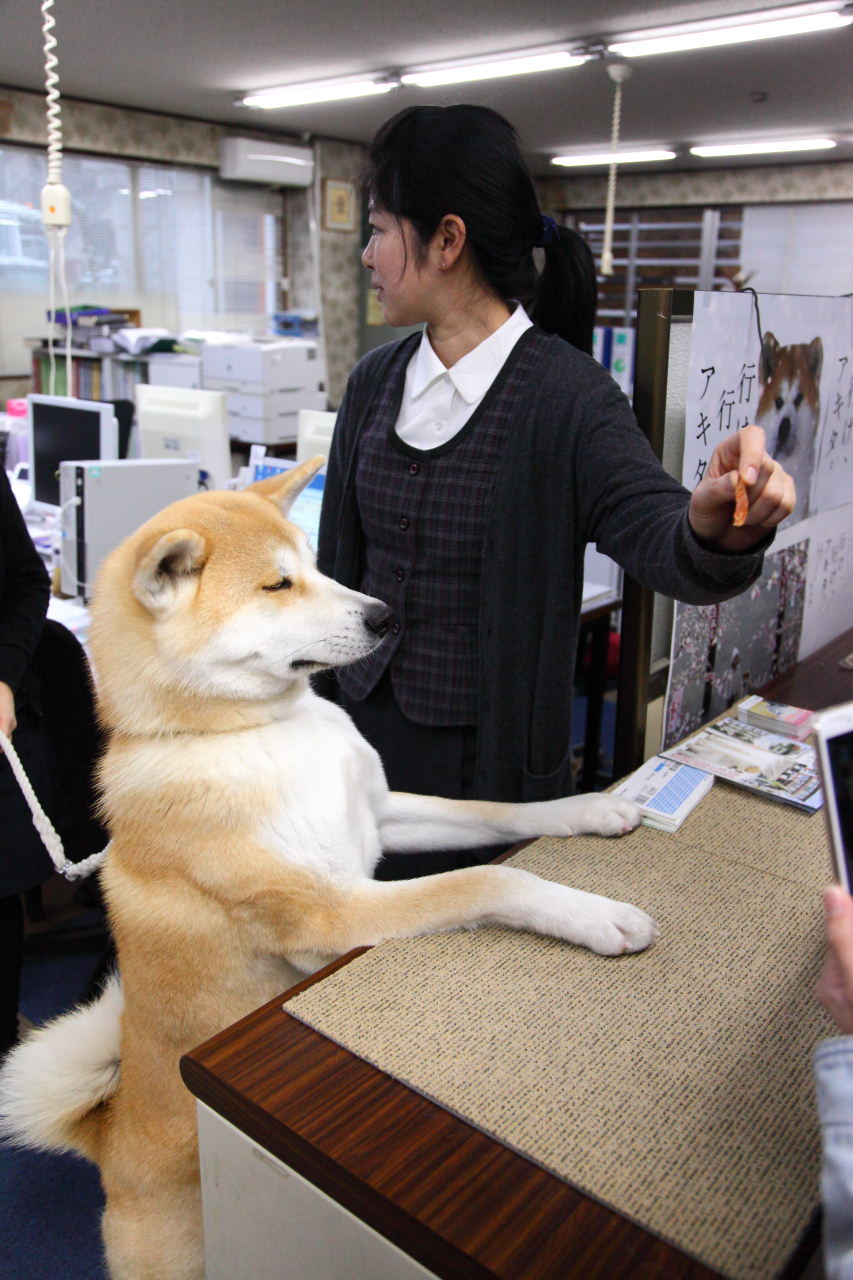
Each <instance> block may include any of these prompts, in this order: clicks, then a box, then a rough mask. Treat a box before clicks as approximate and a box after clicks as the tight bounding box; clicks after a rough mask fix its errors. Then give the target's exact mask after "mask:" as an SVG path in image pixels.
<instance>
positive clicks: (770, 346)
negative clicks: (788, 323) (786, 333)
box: [758, 332, 782, 382]
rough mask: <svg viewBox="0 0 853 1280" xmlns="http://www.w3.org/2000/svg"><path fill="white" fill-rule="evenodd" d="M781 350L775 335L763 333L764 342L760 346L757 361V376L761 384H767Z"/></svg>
mask: <svg viewBox="0 0 853 1280" xmlns="http://www.w3.org/2000/svg"><path fill="white" fill-rule="evenodd" d="M781 350H782V348H781V347H780V346H779V343H778V341H777V338H776V335H775V334H774V333H769V332H768V333H765V335H764V341H763V342H762V344H761V357H760V359H759V361H758V376H759V378H760V379H761V381H762V382H769V381H770V379H771V378H772V377H773V374H774V373H775V372H776V366H777V364H778V363H779V355H780V353H781Z"/></svg>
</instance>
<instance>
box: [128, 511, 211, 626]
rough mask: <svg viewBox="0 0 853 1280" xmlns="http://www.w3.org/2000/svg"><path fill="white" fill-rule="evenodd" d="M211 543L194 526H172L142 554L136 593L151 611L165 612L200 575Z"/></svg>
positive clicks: (137, 574) (134, 585) (136, 581)
mask: <svg viewBox="0 0 853 1280" xmlns="http://www.w3.org/2000/svg"><path fill="white" fill-rule="evenodd" d="M206 559H207V544H206V542H205V540H204V538H203V537H202V536H201V534H200V533H196V532H195V530H193V529H172V530H171V532H169V533H164V534H163V536H162V537H160V538H158V539H157V541H156V542H155V543H154V545H153V546H152V547H150V548H149V549H148V550H147V551H146V552H145V553H144V555H143V556H142V558H141V560H140V561H139V564H138V565H137V566H136V573H135V574H134V575H133V594H134V595H135V596H136V598H137V600H139V601H140V603H141V604H144V605H145V608H146V609H148V610H150V612H151V613H159V614H161V613H165V612H166V611H167V610H168V609H169V608H170V607H171V606H172V604H173V603H174V602H175V600H176V598H177V596H178V594H179V592H180V591H181V590H182V589H184V588H185V587H186V586H188V585H190V584H191V583H192V582H193V581H194V580H196V579H197V578H198V574H199V573H200V571H201V567H202V565H203V564H204V562H205V560H206Z"/></svg>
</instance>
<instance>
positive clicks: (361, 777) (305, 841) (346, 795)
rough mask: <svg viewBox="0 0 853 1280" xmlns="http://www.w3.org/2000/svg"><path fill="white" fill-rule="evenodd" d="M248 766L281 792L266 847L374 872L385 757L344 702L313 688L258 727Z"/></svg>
mask: <svg viewBox="0 0 853 1280" xmlns="http://www.w3.org/2000/svg"><path fill="white" fill-rule="evenodd" d="M242 765H243V767H244V768H245V767H247V766H248V767H249V768H250V769H251V770H252V772H253V774H254V776H255V779H256V780H257V779H259V778H261V777H263V778H264V779H265V780H266V781H268V785H269V786H270V787H271V788H273V789H274V792H273V794H274V795H275V796H276V797H277V800H276V803H275V804H274V805H273V807H272V810H271V811H270V810H267V812H266V813H265V814H264V815H263V816H262V817H260V819H259V822H258V828H257V832H256V836H257V840H258V843H259V844H260V845H262V846H263V847H264V848H265V849H267V850H269V851H270V852H271V853H276V854H279V855H280V856H281V857H283V858H286V859H287V860H288V861H289V862H293V863H296V864H298V865H300V866H304V867H307V868H310V869H311V870H312V871H318V872H325V873H328V874H330V875H332V876H334V877H335V878H341V877H344V878H350V877H352V876H365V875H368V876H369V875H370V874H371V873H372V871H373V868H374V867H375V865H376V863H377V862H378V860H379V857H380V855H381V845H380V838H379V831H378V827H377V822H376V816H375V812H376V808H377V805H378V801H379V799H380V797H381V796H382V795H383V794H384V790H385V780H384V775H383V773H382V767H381V765H380V763H379V757H378V756H377V754H376V752H375V751H374V750H373V748H372V747H370V746H369V744H368V743H366V742H365V740H364V739H363V738H362V737H361V735H360V734H359V733H358V732H357V731H356V729H355V726H354V725H353V724H352V721H351V720H350V719H349V716H347V715H346V713H345V712H343V711H342V710H341V709H340V708H339V707H336V706H333V705H332V704H331V703H328V702H325V701H323V700H322V699H320V698H317V697H315V695H314V694H312V693H309V694H307V695H306V697H305V698H304V699H301V700H300V703H299V704H298V705H297V706H296V707H295V708H294V710H293V713H292V714H291V715H290V716H289V717H288V718H287V719H286V720H282V721H277V722H275V723H274V724H272V725H269V726H266V727H265V728H263V729H259V730H256V731H253V733H252V734H251V735H250V741H249V742H248V743H247V744H246V753H245V754H244V757H243V760H242Z"/></svg>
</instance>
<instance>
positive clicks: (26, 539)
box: [0, 468, 50, 693]
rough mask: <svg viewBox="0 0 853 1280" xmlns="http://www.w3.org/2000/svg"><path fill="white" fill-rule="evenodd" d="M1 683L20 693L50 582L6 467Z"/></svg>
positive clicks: (1, 478) (1, 512) (0, 526)
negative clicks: (10, 482) (19, 687)
mask: <svg viewBox="0 0 853 1280" xmlns="http://www.w3.org/2000/svg"><path fill="white" fill-rule="evenodd" d="M0 560H2V563H0V583H2V599H0V680H2V681H3V683H4V684H7V685H9V687H10V688H11V690H12V692H13V693H17V690H18V686H19V685H20V682H21V678H22V676H23V674H24V672H25V671H26V669H27V667H28V666H29V664H30V661H31V660H32V656H33V654H34V653H35V650H36V646H37V645H38V642H39V640H40V638H41V633H42V628H43V627H44V620H45V616H46V614H47V606H48V603H49V601H50V579H49V577H48V573H47V570H46V569H45V567H44V565H43V564H42V561H41V557H40V556H39V554H38V552H37V551H36V549H35V547H34V545H33V541H32V539H31V538H30V535H29V533H28V531H27V526H26V524H25V523H24V517H23V516H22V515H21V511H20V508H19V507H18V503H17V501H16V500H15V495H14V494H13V492H12V487H11V485H10V484H9V480H8V478H7V476H6V473H5V471H2V468H0Z"/></svg>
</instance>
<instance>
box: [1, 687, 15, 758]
mask: <svg viewBox="0 0 853 1280" xmlns="http://www.w3.org/2000/svg"><path fill="white" fill-rule="evenodd" d="M17 723H18V722H17V720H16V719H15V695H14V693H13V692H12V690H11V689H10V688H9V686H8V685H7V684H4V683H3V681H2V680H0V730H2V732H3V733H5V735H6V737H7V738H11V736H12V734H13V733H14V732H15V725H16V724H17ZM0 754H2V748H0Z"/></svg>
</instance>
